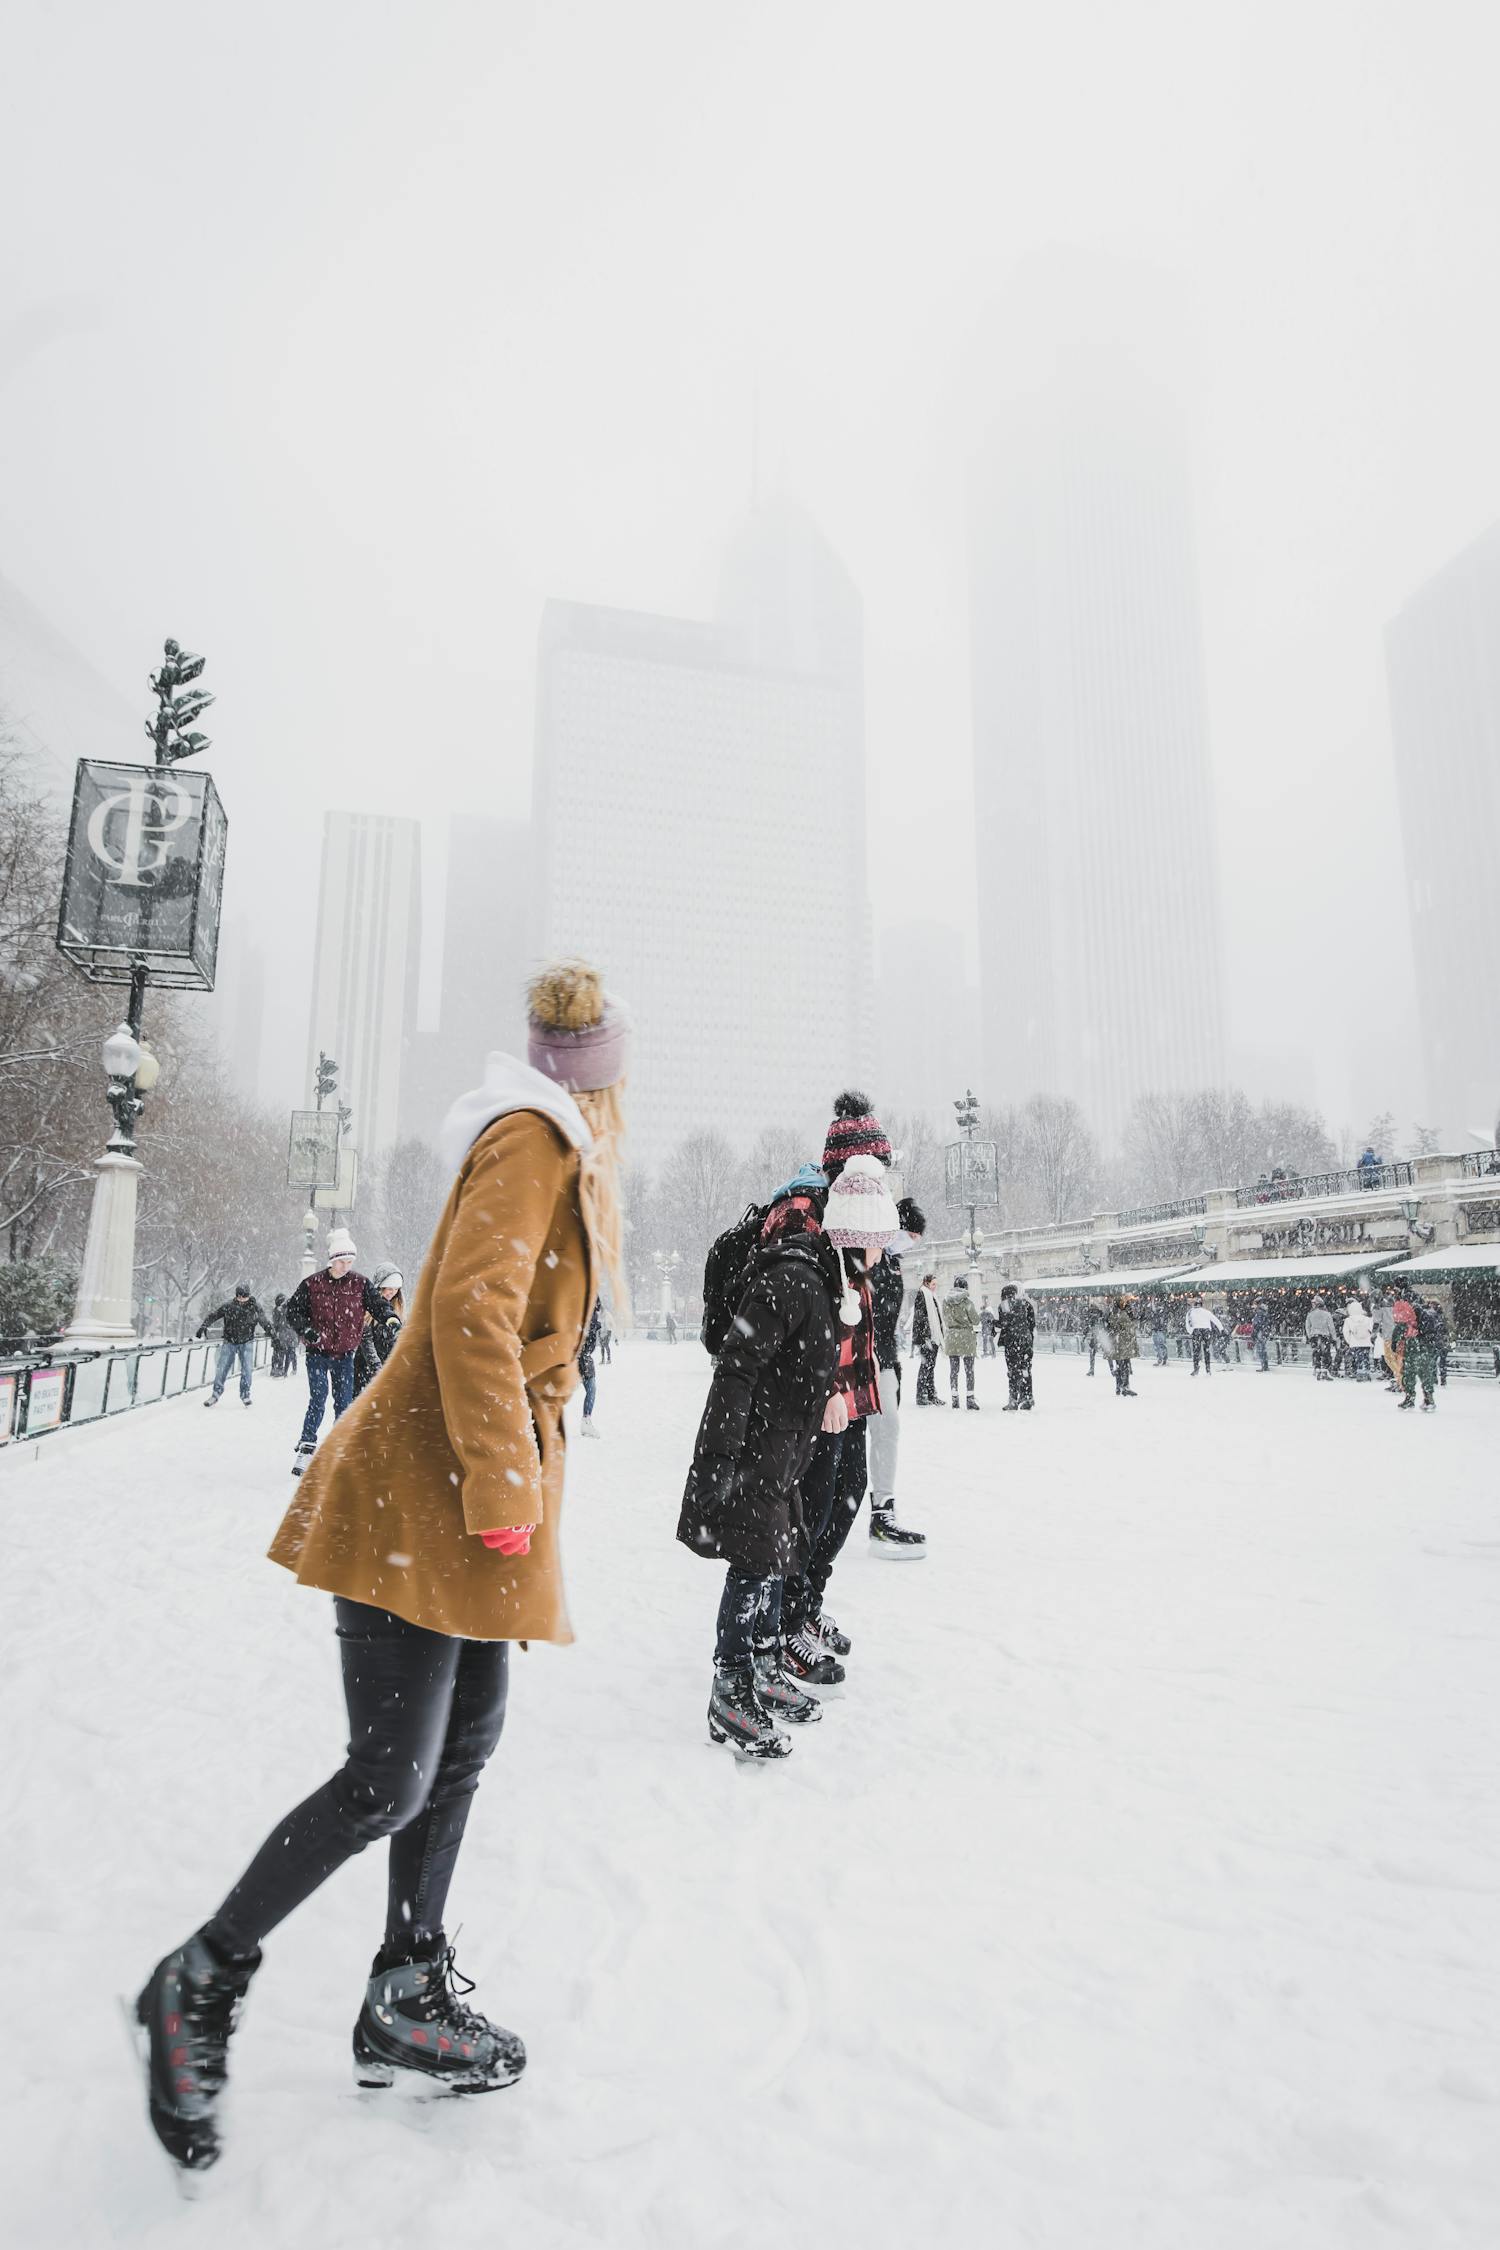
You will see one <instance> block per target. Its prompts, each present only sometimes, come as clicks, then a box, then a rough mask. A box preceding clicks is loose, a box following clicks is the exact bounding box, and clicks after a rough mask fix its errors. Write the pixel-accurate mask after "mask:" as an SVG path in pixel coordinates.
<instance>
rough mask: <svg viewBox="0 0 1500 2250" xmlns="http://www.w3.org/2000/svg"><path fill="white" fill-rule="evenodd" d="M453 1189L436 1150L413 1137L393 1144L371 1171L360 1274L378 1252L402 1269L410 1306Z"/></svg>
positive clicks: (446, 1170) (448, 1174)
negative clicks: (369, 1241)
mask: <svg viewBox="0 0 1500 2250" xmlns="http://www.w3.org/2000/svg"><path fill="white" fill-rule="evenodd" d="M452 1185H453V1176H452V1174H451V1173H450V1172H449V1170H448V1168H447V1166H446V1165H445V1164H444V1162H443V1160H442V1158H441V1157H440V1156H439V1155H438V1153H437V1151H436V1149H433V1148H429V1147H428V1145H427V1143H426V1141H423V1140H419V1139H417V1138H416V1137H415V1136H414V1135H413V1136H410V1137H408V1138H407V1139H406V1140H402V1141H395V1142H393V1143H392V1145H391V1146H390V1147H389V1148H388V1149H386V1150H385V1151H384V1152H383V1154H382V1155H381V1156H380V1158H379V1160H378V1161H377V1163H376V1165H375V1167H374V1178H373V1180H372V1182H371V1190H372V1192H371V1193H370V1194H369V1195H368V1197H367V1199H366V1210H367V1221H366V1222H362V1223H363V1224H364V1227H365V1232H366V1233H370V1232H371V1231H372V1230H373V1236H374V1240H373V1242H372V1244H371V1246H370V1247H369V1248H368V1249H367V1250H366V1251H365V1268H364V1270H365V1271H366V1272H368V1271H369V1269H370V1267H371V1266H372V1265H374V1264H375V1263H377V1258H376V1255H375V1253H376V1251H377V1249H378V1251H379V1252H380V1254H381V1255H382V1257H383V1258H384V1259H386V1260H388V1261H389V1262H390V1263H391V1264H392V1265H395V1266H399V1267H400V1269H401V1278H402V1280H403V1281H404V1282H405V1284H406V1294H407V1299H408V1302H409V1301H410V1298H411V1293H412V1291H413V1289H415V1287H416V1284H417V1276H418V1274H419V1273H420V1272H421V1270H422V1261H423V1259H424V1258H425V1257H426V1255H427V1249H428V1245H429V1243H430V1242H431V1241H432V1237H433V1235H434V1233H435V1232H436V1230H437V1223H438V1220H439V1219H440V1218H441V1217H442V1215H443V1206H444V1204H445V1203H446V1202H447V1200H448V1194H449V1190H450V1189H451V1188H452Z"/></svg>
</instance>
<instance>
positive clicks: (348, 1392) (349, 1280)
mask: <svg viewBox="0 0 1500 2250" xmlns="http://www.w3.org/2000/svg"><path fill="white" fill-rule="evenodd" d="M358 1256H359V1252H358V1251H357V1250H356V1249H355V1247H354V1237H353V1235H352V1234H351V1233H350V1232H349V1230H348V1228H347V1227H334V1228H333V1229H332V1231H331V1233H330V1234H329V1237H328V1263H327V1265H326V1266H324V1267H323V1268H322V1269H321V1271H320V1272H318V1273H310V1274H309V1275H308V1277H307V1279H306V1280H305V1281H303V1282H300V1283H299V1284H298V1286H297V1287H296V1288H295V1289H294V1290H293V1291H292V1294H291V1296H290V1297H289V1298H288V1299H287V1305H286V1318H287V1323H288V1325H289V1326H290V1327H292V1328H294V1329H295V1330H296V1332H297V1334H298V1335H299V1336H300V1337H301V1338H302V1341H303V1343H304V1345H305V1346H306V1347H307V1412H306V1414H305V1415H304V1416H303V1420H302V1435H301V1437H300V1438H299V1439H298V1441H297V1452H296V1456H295V1458H294V1460H293V1462H292V1474H293V1476H295V1477H300V1476H301V1474H302V1471H303V1470H304V1469H305V1468H306V1466H307V1464H308V1462H309V1461H310V1460H311V1458H312V1455H313V1451H314V1448H315V1447H316V1445H317V1442H318V1431H319V1430H320V1428H321V1427H322V1423H323V1415H324V1412H325V1411H326V1409H327V1406H328V1394H329V1391H330V1390H331V1391H332V1393H333V1418H334V1420H335V1421H337V1420H338V1418H339V1416H340V1415H341V1414H343V1413H345V1412H347V1410H348V1408H349V1406H350V1405H351V1404H352V1402H353V1398H354V1355H355V1353H356V1352H357V1351H358V1350H359V1346H360V1339H361V1337H362V1336H363V1335H364V1332H365V1317H366V1315H367V1314H368V1315H369V1317H370V1318H371V1319H372V1320H374V1319H379V1320H385V1319H386V1318H387V1317H388V1316H389V1313H390V1306H389V1305H388V1304H387V1303H386V1300H385V1299H384V1297H382V1296H381V1294H380V1291H379V1290H378V1289H377V1288H376V1286H375V1284H374V1282H373V1281H369V1280H367V1279H366V1277H365V1276H364V1275H363V1274H362V1273H356V1272H355V1270H354V1261H355V1259H356V1258H357V1257H358Z"/></svg>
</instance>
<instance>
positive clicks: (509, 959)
mask: <svg viewBox="0 0 1500 2250" xmlns="http://www.w3.org/2000/svg"><path fill="white" fill-rule="evenodd" d="M530 860H531V824H530V822H529V821H525V820H487V819H484V818H477V819H476V818H474V817H473V816H472V815H469V814H462V815H456V816H455V817H454V820H453V822H452V824H451V827H450V829H449V834H448V879H447V887H446V893H445V897H444V905H443V978H442V999H441V1003H440V1006H439V1011H438V1028H437V1030H436V1031H430V1032H421V1033H419V1034H418V1035H417V1038H416V1039H415V1041H414V1042H413V1044H412V1047H411V1048H410V1050H409V1052H408V1057H407V1068H406V1071H405V1073H404V1075H403V1077H402V1081H401V1130H402V1133H403V1134H406V1133H411V1134H415V1135H416V1136H417V1138H418V1139H420V1140H424V1141H426V1142H428V1143H429V1144H430V1145H436V1141H437V1137H438V1130H439V1128H440V1126H441V1125H442V1121H443V1119H444V1117H445V1116H446V1115H447V1113H448V1110H449V1108H450V1106H451V1105H452V1103H453V1102H454V1101H455V1100H456V1099H457V1097H458V1096H459V1095H460V1094H462V1093H467V1091H468V1090H469V1088H470V1087H471V1086H477V1085H478V1084H479V1082H480V1079H481V1078H482V1077H483V1075H484V1058H485V1056H486V1055H487V1054H489V1053H490V1052H491V1050H492V1049H494V1048H502V1049H504V1051H505V1052H506V1053H507V1054H512V1055H520V1056H522V1057H523V1058H524V1056H525V1053H526V998H525V985H526V976H527V970H528V966H529V963H528V959H527V953H526V945H527V936H528V921H527V916H528V910H529V901H530V876H531V870H530Z"/></svg>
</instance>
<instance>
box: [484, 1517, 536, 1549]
mask: <svg viewBox="0 0 1500 2250" xmlns="http://www.w3.org/2000/svg"><path fill="white" fill-rule="evenodd" d="M535 1529H536V1525H535V1524H534V1523H523V1524H521V1525H520V1526H519V1527H518V1528H517V1529H516V1530H515V1531H481V1533H480V1534H479V1536H480V1538H481V1539H482V1540H483V1541H484V1543H485V1545H486V1546H487V1547H490V1548H492V1549H493V1550H494V1552H495V1553H496V1554H500V1555H529V1554H530V1553H531V1534H532V1533H533V1532H534V1531H535Z"/></svg>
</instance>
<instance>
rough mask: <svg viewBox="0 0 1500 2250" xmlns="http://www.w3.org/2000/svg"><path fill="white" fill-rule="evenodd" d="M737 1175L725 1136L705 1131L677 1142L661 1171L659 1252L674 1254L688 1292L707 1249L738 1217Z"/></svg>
mask: <svg viewBox="0 0 1500 2250" xmlns="http://www.w3.org/2000/svg"><path fill="white" fill-rule="evenodd" d="M740 1171H741V1167H740V1160H739V1158H738V1157H737V1156H736V1155H735V1153H734V1150H733V1149H732V1148H731V1147H730V1145H729V1143H728V1141H727V1140H726V1139H725V1138H724V1135H723V1134H722V1133H718V1132H714V1131H713V1130H712V1129H709V1128H705V1129H703V1130H701V1131H699V1132H696V1133H690V1134H689V1135H688V1137H687V1139H686V1140H685V1141H680V1142H679V1143H678V1145H677V1147H676V1148H675V1149H674V1150H673V1151H672V1154H671V1155H670V1156H669V1157H668V1158H667V1161H666V1163H665V1164H664V1165H663V1166H662V1174H661V1191H660V1194H661V1203H660V1211H661V1219H660V1231H661V1234H662V1237H663V1240H662V1244H661V1247H663V1248H670V1249H673V1250H676V1251H677V1253H678V1254H679V1256H680V1257H681V1259H682V1262H683V1268H684V1272H683V1281H684V1284H685V1285H686V1286H687V1287H688V1288H689V1289H696V1288H697V1286H698V1280H699V1277H700V1275H701V1274H702V1272H703V1261H704V1259H705V1258H706V1257H707V1255H708V1247H709V1244H710V1243H711V1242H712V1241H713V1239H714V1237H715V1236H716V1235H718V1234H722V1232H723V1230H724V1229H725V1227H727V1226H728V1225H729V1223H730V1221H731V1220H732V1219H733V1218H734V1217H735V1216H736V1215H737V1210H736V1201H735V1198H736V1195H737V1193H738V1190H739V1185H740Z"/></svg>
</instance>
